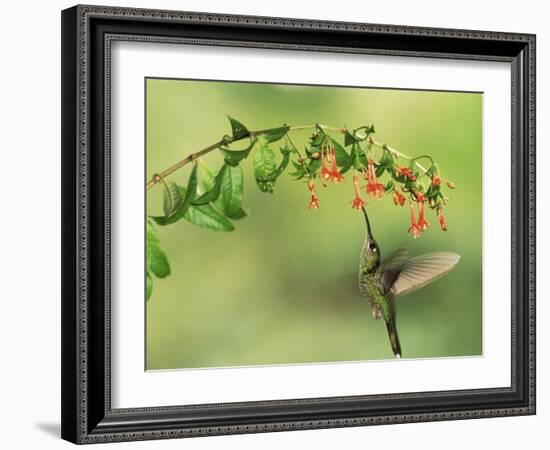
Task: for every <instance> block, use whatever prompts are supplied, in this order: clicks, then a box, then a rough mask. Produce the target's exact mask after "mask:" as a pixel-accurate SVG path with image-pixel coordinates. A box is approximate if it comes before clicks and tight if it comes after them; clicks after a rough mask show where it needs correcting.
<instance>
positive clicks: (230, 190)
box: [221, 166, 243, 217]
mask: <svg viewBox="0 0 550 450" xmlns="http://www.w3.org/2000/svg"><path fill="white" fill-rule="evenodd" d="M221 195H222V200H223V212H224V213H225V215H226V216H228V217H233V216H234V215H235V214H237V213H238V212H239V210H241V203H242V201H243V171H242V169H241V166H236V167H231V166H227V169H226V170H225V171H224V174H223V179H222V183H221Z"/></svg>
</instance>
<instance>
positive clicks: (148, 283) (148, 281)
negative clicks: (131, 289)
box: [145, 271, 153, 300]
mask: <svg viewBox="0 0 550 450" xmlns="http://www.w3.org/2000/svg"><path fill="white" fill-rule="evenodd" d="M152 294H153V278H151V274H150V273H149V271H147V274H146V275H145V298H146V299H147V300H149V299H150V298H151V295H152Z"/></svg>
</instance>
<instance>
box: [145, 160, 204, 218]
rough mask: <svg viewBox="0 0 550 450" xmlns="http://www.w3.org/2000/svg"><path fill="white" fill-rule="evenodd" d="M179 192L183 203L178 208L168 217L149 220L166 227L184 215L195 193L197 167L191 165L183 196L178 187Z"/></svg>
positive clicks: (180, 188)
mask: <svg viewBox="0 0 550 450" xmlns="http://www.w3.org/2000/svg"><path fill="white" fill-rule="evenodd" d="M178 189H179V190H180V196H181V197H182V198H183V201H182V202H181V203H180V204H179V207H178V209H177V210H176V211H174V212H173V213H172V214H171V215H169V216H162V217H153V216H151V218H152V219H153V220H154V221H155V222H156V223H157V224H159V225H162V226H166V225H170V224H172V223H175V222H177V221H178V220H180V219H181V218H182V217H183V216H184V215H185V212H186V211H187V209H188V208H189V206H191V201H192V200H193V197H194V196H195V194H196V192H197V165H196V164H194V165H193V169H192V170H191V175H189V181H188V182H187V189H185V190H184V191H185V195H182V194H181V192H182V187H181V186H178Z"/></svg>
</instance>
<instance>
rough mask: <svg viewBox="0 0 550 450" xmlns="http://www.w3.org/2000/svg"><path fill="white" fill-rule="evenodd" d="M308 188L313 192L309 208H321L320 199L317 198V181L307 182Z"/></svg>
mask: <svg viewBox="0 0 550 450" xmlns="http://www.w3.org/2000/svg"><path fill="white" fill-rule="evenodd" d="M307 188H308V189H309V190H310V192H311V200H310V201H309V205H308V209H319V199H318V198H317V195H316V193H315V183H314V182H313V181H310V182H309V183H308V184H307Z"/></svg>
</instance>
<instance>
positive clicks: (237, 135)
mask: <svg viewBox="0 0 550 450" xmlns="http://www.w3.org/2000/svg"><path fill="white" fill-rule="evenodd" d="M227 118H228V119H229V122H230V123H231V131H232V133H233V139H242V138H243V137H246V136H248V135H249V134H250V133H249V132H248V130H247V128H246V127H245V126H244V125H243V124H242V123H241V122H239V121H238V120H236V119H233V117H230V116H227Z"/></svg>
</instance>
